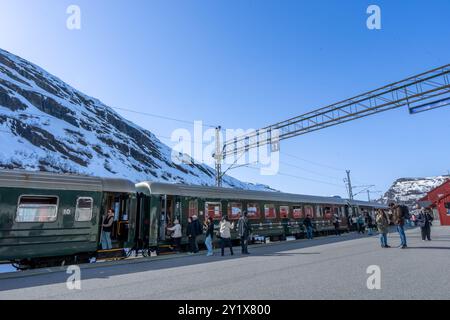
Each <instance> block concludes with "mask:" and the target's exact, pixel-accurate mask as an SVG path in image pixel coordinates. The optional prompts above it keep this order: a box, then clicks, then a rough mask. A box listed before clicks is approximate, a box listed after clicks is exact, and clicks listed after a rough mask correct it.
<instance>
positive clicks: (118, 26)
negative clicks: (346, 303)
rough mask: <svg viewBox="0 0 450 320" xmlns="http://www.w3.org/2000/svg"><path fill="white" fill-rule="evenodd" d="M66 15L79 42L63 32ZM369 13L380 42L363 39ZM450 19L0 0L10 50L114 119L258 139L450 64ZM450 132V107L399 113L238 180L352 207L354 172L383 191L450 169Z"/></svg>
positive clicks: (422, 4) (334, 5)
mask: <svg viewBox="0 0 450 320" xmlns="http://www.w3.org/2000/svg"><path fill="white" fill-rule="evenodd" d="M70 4H76V5H79V6H80V8H81V12H82V20H81V21H82V29H81V30H76V31H70V30H68V29H67V28H66V19H67V17H68V15H67V14H66V8H67V7H68V6H69V5H70ZM370 4H377V5H379V6H380V7H381V10H382V30H375V31H374V30H368V29H367V28H366V19H367V17H368V15H367V14H366V9H367V7H368V6H369V5H370ZM449 12H450V2H449V1H448V0H433V1H418V0H411V1H363V0H361V1H356V0H355V1H337V0H336V1H300V0H296V1H287V0H285V1H275V0H274V1H269V0H259V1H249V0H247V1H244V0H241V1H237V0H231V1H225V0H217V1H212V0H208V1H207V0H196V1H194V0H162V1H155V0H151V1H148V0H134V1H121V0H120V1H119V0H116V1H114V0H108V1H106V0H104V1H103V0H96V1H84V0H83V1H82V0H71V1H65V0H34V1H29V0H14V1H12V0H11V1H6V0H0V30H1V31H0V47H1V48H3V49H5V50H8V51H10V52H12V53H14V54H17V55H19V56H21V57H23V58H25V59H28V60H30V61H32V62H34V63H36V64H38V65H39V66H41V67H43V68H44V69H46V70H47V71H49V72H51V73H53V74H54V75H56V76H58V77H59V78H61V79H62V80H64V81H66V82H67V83H69V84H70V85H72V86H74V87H75V88H77V89H79V90H81V91H82V92H84V93H86V94H89V95H91V96H94V97H96V98H99V99H100V100H102V101H103V102H104V103H106V104H108V105H111V106H113V107H121V108H127V109H133V110H137V111H142V112H147V113H154V114H160V115H163V116H169V117H175V118H180V119H186V120H192V121H194V120H202V121H203V122H204V123H208V124H214V125H216V124H217V125H222V126H223V127H225V128H259V127H263V126H266V125H268V124H271V123H274V122H278V121H281V120H284V119H286V118H289V117H293V116H296V115H299V114H302V113H304V112H307V111H310V110H313V109H315V108H319V107H323V106H326V105H327V104H330V103H333V102H336V101H340V100H343V99H346V98H350V97H352V96H354V95H356V94H359V93H363V92H366V91H369V90H372V89H375V88H377V87H380V86H382V85H385V84H388V83H390V82H394V81H397V80H400V79H403V78H406V77H407V76H410V75H413V74H416V73H419V72H422V71H426V70H428V69H431V68H434V67H437V66H440V65H444V64H447V63H449V62H450V60H449V57H450V55H449V53H450V42H449V41H448V39H450V19H449V18H448V13H449ZM119 113H120V114H122V115H123V116H125V117H126V118H127V119H129V120H131V121H133V122H135V123H137V124H139V125H140V126H142V127H144V128H146V129H149V130H151V131H152V132H153V133H155V134H157V135H159V136H161V137H162V138H161V140H162V141H163V142H165V143H168V144H169V145H170V143H169V142H170V141H168V140H167V139H165V138H163V137H168V136H170V135H171V132H172V131H173V130H175V129H177V128H183V127H184V128H187V129H190V130H191V129H192V128H191V127H190V126H189V125H187V124H183V123H179V122H174V121H166V120H162V119H158V118H153V117H147V116H143V115H139V114H134V113H130V112H126V111H119ZM449 120H450V109H449V108H442V109H438V110H434V111H431V112H426V113H422V114H419V115H414V116H410V115H409V114H408V112H407V110H405V109H402V110H395V111H389V112H386V113H383V114H379V115H375V116H372V117H369V118H364V119H361V120H357V121H354V122H350V123H347V124H343V125H340V126H336V127H332V128H328V129H325V130H322V131H318V132H315V133H311V134H308V135H304V136H301V137H297V138H294V139H291V140H287V141H283V142H282V144H281V150H282V154H281V161H282V164H281V167H280V172H282V173H283V174H284V175H278V176H261V175H260V174H259V172H258V171H257V170H254V169H248V168H241V169H235V170H233V171H230V174H232V175H233V176H235V177H237V178H240V179H243V180H247V181H252V182H261V183H266V184H269V185H271V186H272V187H274V188H277V189H280V190H282V191H287V192H295V193H308V194H319V195H345V193H346V190H345V188H344V184H343V182H342V179H343V178H344V176H345V171H344V170H346V169H349V170H351V171H352V178H353V180H354V184H355V185H365V184H374V185H376V187H374V188H373V190H375V191H385V190H386V189H387V188H388V187H389V186H390V184H391V183H392V182H393V180H395V179H396V178H399V177H415V176H431V175H439V174H445V173H447V171H448V170H450V161H449V159H450V149H449V148H448V143H447V142H446V141H445V139H448V135H449V134H448V133H449V129H450V122H449ZM286 154H289V155H294V156H296V158H294V157H291V156H287V155H286ZM301 159H304V160H301ZM305 160H306V161H305ZM286 174H287V175H286ZM288 175H291V176H288ZM292 175H293V176H296V177H292ZM300 177H302V178H305V179H302V178H300ZM313 180H314V181H313ZM316 180H317V181H316ZM319 181H320V182H319ZM375 196H378V194H373V195H372V197H375ZM360 198H361V199H366V198H367V195H366V194H365V193H364V194H361V195H360Z"/></svg>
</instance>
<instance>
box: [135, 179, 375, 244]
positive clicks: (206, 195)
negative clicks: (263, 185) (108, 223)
mask: <svg viewBox="0 0 450 320" xmlns="http://www.w3.org/2000/svg"><path fill="white" fill-rule="evenodd" d="M136 191H137V197H138V203H139V204H140V207H141V211H142V213H141V216H142V218H143V219H145V220H146V221H151V223H150V225H149V226H148V228H147V230H149V232H150V234H149V245H150V247H154V248H156V247H158V246H164V245H168V244H169V243H170V240H171V239H170V235H169V234H168V233H167V232H166V227H167V226H169V225H171V223H172V222H173V221H174V220H175V219H176V218H177V219H178V220H179V221H180V223H181V225H182V227H183V229H182V233H183V238H182V244H187V243H188V239H187V237H186V228H187V219H188V217H189V216H193V215H196V216H197V217H199V219H200V221H201V222H203V221H204V219H205V217H207V216H211V217H213V219H214V221H215V224H218V223H219V220H220V219H221V218H222V216H225V215H227V216H228V217H229V218H230V220H232V221H237V219H239V215H240V212H242V211H243V210H247V211H248V213H249V214H248V217H249V220H250V222H251V225H252V229H253V234H254V236H261V237H263V238H271V239H275V240H282V239H285V238H286V237H288V236H294V237H296V238H300V237H303V236H304V233H305V230H304V228H303V219H304V217H305V216H306V214H309V215H310V216H311V217H313V218H314V224H315V230H316V233H322V234H328V233H330V232H331V231H333V230H334V226H333V224H332V219H333V214H335V213H336V214H338V215H339V216H340V218H341V221H342V222H341V226H340V228H341V230H342V231H347V216H348V212H349V207H351V206H352V204H350V203H349V202H348V201H347V200H344V199H342V198H339V197H318V196H307V195H297V194H288V193H280V192H263V191H249V190H237V189H231V188H217V187H207V186H206V187H205V186H191V185H183V184H167V183H159V182H141V183H138V184H137V185H136ZM366 204H367V205H368V206H369V205H373V204H368V203H366ZM237 238H238V236H237V232H236V230H233V231H232V239H237ZM203 240H204V239H201V241H203Z"/></svg>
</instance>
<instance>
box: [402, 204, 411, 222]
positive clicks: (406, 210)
mask: <svg viewBox="0 0 450 320" xmlns="http://www.w3.org/2000/svg"><path fill="white" fill-rule="evenodd" d="M400 209H401V210H402V218H403V219H406V220H409V219H411V214H410V213H409V208H408V207H407V206H405V205H401V206H400Z"/></svg>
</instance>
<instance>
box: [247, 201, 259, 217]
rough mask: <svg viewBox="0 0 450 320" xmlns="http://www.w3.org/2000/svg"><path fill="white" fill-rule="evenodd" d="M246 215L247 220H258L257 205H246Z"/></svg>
mask: <svg viewBox="0 0 450 320" xmlns="http://www.w3.org/2000/svg"><path fill="white" fill-rule="evenodd" d="M247 214H248V218H249V219H259V218H260V212H259V205H258V204H257V203H249V204H247Z"/></svg>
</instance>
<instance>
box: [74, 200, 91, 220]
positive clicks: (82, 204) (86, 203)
mask: <svg viewBox="0 0 450 320" xmlns="http://www.w3.org/2000/svg"><path fill="white" fill-rule="evenodd" d="M93 206H94V199H92V198H86V197H80V198H78V199H77V207H76V208H75V221H79V222H83V221H91V219H92V209H93Z"/></svg>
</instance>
